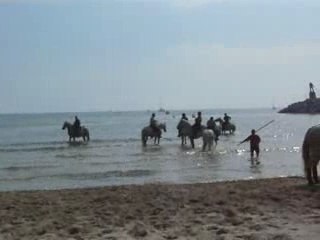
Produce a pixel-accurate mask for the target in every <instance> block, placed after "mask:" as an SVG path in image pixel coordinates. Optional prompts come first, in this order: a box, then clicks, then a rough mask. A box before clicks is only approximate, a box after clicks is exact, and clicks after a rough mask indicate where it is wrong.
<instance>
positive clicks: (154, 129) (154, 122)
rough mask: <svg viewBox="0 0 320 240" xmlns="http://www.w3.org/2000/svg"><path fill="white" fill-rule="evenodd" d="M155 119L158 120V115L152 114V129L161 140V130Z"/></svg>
mask: <svg viewBox="0 0 320 240" xmlns="http://www.w3.org/2000/svg"><path fill="white" fill-rule="evenodd" d="M155 118H156V114H155V113H152V115H151V118H150V127H151V128H152V130H153V131H154V132H156V133H157V134H158V135H159V137H160V138H161V129H160V128H159V127H158V124H157V120H156V119H155Z"/></svg>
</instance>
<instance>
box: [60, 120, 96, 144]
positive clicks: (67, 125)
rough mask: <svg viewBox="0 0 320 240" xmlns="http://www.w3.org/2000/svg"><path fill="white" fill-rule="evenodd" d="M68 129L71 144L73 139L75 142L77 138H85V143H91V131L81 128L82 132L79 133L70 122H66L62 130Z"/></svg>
mask: <svg viewBox="0 0 320 240" xmlns="http://www.w3.org/2000/svg"><path fill="white" fill-rule="evenodd" d="M66 128H67V129H68V135H69V142H71V138H72V139H73V141H75V140H76V138H80V137H82V138H83V141H89V140H90V134H89V130H88V129H87V128H85V127H81V128H80V131H79V132H78V133H77V132H76V131H75V129H74V127H73V125H72V124H71V123H69V122H64V124H63V126H62V130H65V129H66Z"/></svg>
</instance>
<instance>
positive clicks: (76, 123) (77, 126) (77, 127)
mask: <svg viewBox="0 0 320 240" xmlns="http://www.w3.org/2000/svg"><path fill="white" fill-rule="evenodd" d="M74 118H75V120H74V123H73V129H74V132H75V135H76V136H79V135H80V129H81V123H80V120H79V118H78V117H77V116H75V117H74Z"/></svg>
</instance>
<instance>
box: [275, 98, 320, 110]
mask: <svg viewBox="0 0 320 240" xmlns="http://www.w3.org/2000/svg"><path fill="white" fill-rule="evenodd" d="M279 113H304V114H316V113H320V98H315V99H310V98H309V99H306V100H305V101H302V102H296V103H292V104H290V105H289V106H288V107H286V108H284V109H281V110H280V111H279Z"/></svg>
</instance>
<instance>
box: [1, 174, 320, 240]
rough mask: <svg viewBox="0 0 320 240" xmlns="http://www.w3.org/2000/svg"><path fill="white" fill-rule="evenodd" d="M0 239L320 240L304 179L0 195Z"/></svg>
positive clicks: (316, 208) (319, 196) (314, 201)
mask: <svg viewBox="0 0 320 240" xmlns="http://www.w3.org/2000/svg"><path fill="white" fill-rule="evenodd" d="M0 202H1V204H0V213H1V218H0V221H1V224H0V239H78V240H79V239H219V240H222V239H230V240H231V239H232V240H233V239H246V240H269V239H276V240H289V239H299V240H300V239H308V240H310V239H311V240H312V239H315V240H316V239H320V227H319V226H320V225H319V224H320V186H315V187H308V186H306V181H305V179H302V178H276V179H266V180H250V181H238V182H222V183H205V184H188V185H169V184H148V185H143V186H120V187H105V188H94V189H76V190H56V191H32V192H3V193H0Z"/></svg>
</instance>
